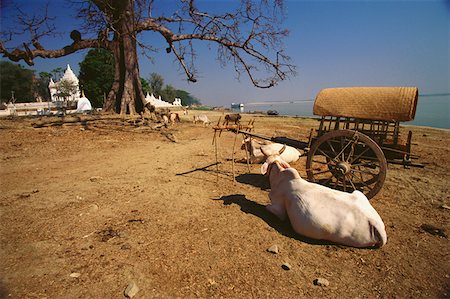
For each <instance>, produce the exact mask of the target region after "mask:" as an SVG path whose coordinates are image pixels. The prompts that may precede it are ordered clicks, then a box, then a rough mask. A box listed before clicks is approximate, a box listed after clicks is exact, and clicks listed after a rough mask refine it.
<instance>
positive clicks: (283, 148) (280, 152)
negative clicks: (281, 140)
mask: <svg viewBox="0 0 450 299" xmlns="http://www.w3.org/2000/svg"><path fill="white" fill-rule="evenodd" d="M285 149H286V144H283V147H282V148H281V149H280V151H279V152H278V154H279V155H281V154H282V153H283V152H284V150H285Z"/></svg>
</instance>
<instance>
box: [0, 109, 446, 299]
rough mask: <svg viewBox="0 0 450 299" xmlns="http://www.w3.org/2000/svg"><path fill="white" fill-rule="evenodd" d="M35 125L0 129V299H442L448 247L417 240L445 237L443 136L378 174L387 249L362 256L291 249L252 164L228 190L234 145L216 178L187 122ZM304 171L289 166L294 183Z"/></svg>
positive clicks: (421, 142)
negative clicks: (323, 282) (155, 126)
mask: <svg viewBox="0 0 450 299" xmlns="http://www.w3.org/2000/svg"><path fill="white" fill-rule="evenodd" d="M191 116H192V113H191V115H190V116H189V117H191ZM210 117H211V118H212V119H213V120H217V119H218V117H219V113H216V114H214V113H211V114H210ZM251 117H253V116H249V115H245V116H244V117H243V120H244V122H246V121H247V120H249V119H250V118H251ZM33 121H35V120H33V119H19V120H7V119H3V120H0V128H1V129H0V161H1V167H0V189H1V195H0V219H1V220H0V225H1V227H0V229H1V231H0V243H1V247H0V248H1V252H0V256H1V267H0V279H1V282H0V297H2V298H3V297H5V298H124V290H125V289H126V288H127V286H128V285H129V284H130V283H132V282H134V283H135V285H137V287H138V288H139V291H138V293H137V294H136V296H135V297H134V298H197V297H199V298H211V297H225V298H251V297H253V298H261V297H268V298H303V297H320V298H375V297H381V298H444V297H447V298H448V297H449V296H450V246H449V240H448V238H446V237H444V236H439V235H434V234H431V233H429V232H426V231H425V230H424V229H422V228H421V226H422V225H423V224H428V225H432V226H435V227H438V228H441V229H443V230H445V233H446V234H447V235H448V234H449V230H450V221H449V215H450V211H449V210H448V209H445V208H443V207H442V205H447V206H449V205H450V192H449V173H450V163H449V159H450V131H449V130H437V129H431V128H419V127H411V128H412V130H413V133H414V134H413V142H414V147H413V152H414V153H417V154H419V155H421V159H420V162H422V163H425V164H427V165H426V167H425V168H424V169H420V168H411V169H404V168H403V167H401V166H398V165H389V169H388V175H387V180H386V183H385V185H384V188H383V190H382V191H381V193H379V194H378V195H377V196H376V197H375V198H373V199H372V200H371V203H372V205H373V206H374V207H375V209H376V210H377V211H378V212H379V214H380V215H381V217H382V218H383V220H384V222H385V224H386V230H387V234H388V243H387V244H386V246H385V247H383V248H381V249H375V250H372V249H355V248H349V247H344V246H339V245H333V244H327V243H321V242H315V241H312V240H308V239H305V238H302V237H301V236H298V235H296V234H295V233H294V232H293V230H292V229H291V227H290V225H289V223H285V222H281V221H279V220H277V219H276V218H275V217H274V216H272V215H271V214H269V213H268V212H267V211H266V210H265V208H264V207H265V205H266V204H268V202H269V200H268V192H269V191H270V187H269V184H268V181H267V179H266V178H265V177H263V176H261V175H260V174H259V167H260V166H259V165H252V166H251V172H250V173H248V172H247V166H246V165H245V164H239V163H237V164H236V167H235V171H236V176H237V177H236V180H237V183H233V180H232V175H231V174H232V167H231V162H230V161H229V160H227V158H231V152H232V148H233V142H234V135H233V134H232V133H229V132H226V133H222V135H221V137H220V139H219V149H220V155H219V159H220V161H221V162H222V164H220V166H219V173H217V171H216V166H211V164H213V163H214V162H215V154H214V147H213V146H212V145H211V141H212V137H213V130H212V129H211V128H204V127H202V126H201V125H194V124H192V123H190V122H188V119H187V118H186V117H184V118H182V123H181V124H177V125H175V126H173V127H171V128H168V129H164V128H163V129H161V130H148V129H145V128H144V129H143V128H134V127H130V126H123V127H119V126H108V125H96V126H94V125H89V124H88V125H87V126H80V125H71V126H58V127H45V128H33V127H32V126H31V122H33ZM255 125H256V130H255V132H257V133H261V134H266V135H276V136H283V135H284V136H289V137H291V138H296V139H299V140H307V138H308V135H309V131H310V128H317V125H318V123H317V121H314V120H309V119H300V118H287V117H255ZM406 130H407V129H405V128H403V131H406ZM170 134H172V135H170ZM167 136H169V137H171V136H175V138H176V141H177V142H172V141H170V140H169V139H168V138H167ZM238 141H239V142H240V141H241V139H238ZM244 156H245V155H244V153H243V152H242V151H241V150H239V151H238V152H237V154H236V157H237V158H243V157H244ZM305 160H306V158H302V159H301V160H300V161H299V162H296V163H295V164H294V165H293V166H295V167H296V168H297V169H298V170H299V172H300V174H301V175H303V176H304V175H305ZM272 245H278V247H279V249H280V252H279V253H278V254H273V253H270V252H268V251H267V249H268V248H269V247H270V246H272ZM283 263H289V264H290V265H291V269H290V270H284V269H283V268H282V265H283ZM317 278H324V279H327V280H328V281H329V285H328V286H316V285H315V284H314V283H313V281H314V280H315V279H317Z"/></svg>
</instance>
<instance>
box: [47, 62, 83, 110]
mask: <svg viewBox="0 0 450 299" xmlns="http://www.w3.org/2000/svg"><path fill="white" fill-rule="evenodd" d="M63 81H67V82H71V83H72V84H73V85H74V86H76V91H75V92H73V93H72V94H71V95H69V96H68V97H65V98H64V99H63V98H60V97H58V93H60V88H59V85H60V84H61V82H63ZM48 88H49V90H50V97H51V100H52V102H56V101H62V100H67V101H78V100H79V99H80V88H79V81H78V78H77V76H75V74H74V73H73V71H72V69H71V68H70V65H67V68H66V71H65V72H64V75H63V76H62V78H61V79H60V80H59V81H56V82H54V81H53V79H50V82H49V84H48Z"/></svg>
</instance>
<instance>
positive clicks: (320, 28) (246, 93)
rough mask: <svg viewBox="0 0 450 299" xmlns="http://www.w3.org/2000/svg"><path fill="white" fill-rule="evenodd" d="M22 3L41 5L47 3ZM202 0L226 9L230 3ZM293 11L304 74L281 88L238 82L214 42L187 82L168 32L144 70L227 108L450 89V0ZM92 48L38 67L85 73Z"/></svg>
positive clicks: (58, 6)
mask: <svg viewBox="0 0 450 299" xmlns="http://www.w3.org/2000/svg"><path fill="white" fill-rule="evenodd" d="M165 1H166V0H165ZM9 2H11V1H9ZM19 2H20V3H26V4H27V5H28V6H29V7H30V8H31V9H32V10H34V11H39V10H42V2H44V1H38V0H35V1H24V0H21V1H19ZM51 3H52V6H51V9H50V13H54V12H58V19H57V21H60V22H59V24H61V25H60V26H61V27H60V30H61V31H66V32H70V30H73V29H76V28H77V25H76V22H75V21H74V19H73V17H72V16H73V15H74V12H73V11H72V10H71V8H70V6H68V5H67V3H66V2H64V1H52V2H51ZM171 3H172V4H173V1H172V2H171ZM199 3H200V4H201V5H205V6H204V7H205V8H207V6H208V5H209V6H211V7H214V9H219V10H225V9H226V8H227V6H229V3H230V1H201V2H199ZM63 12H64V13H63ZM286 13H287V16H286V20H285V27H286V28H288V29H289V30H290V36H289V37H288V38H287V39H286V40H285V48H286V52H287V54H288V55H290V56H291V58H292V62H293V63H294V64H295V65H296V66H297V72H298V75H297V76H296V77H293V78H291V79H289V80H287V81H285V82H281V83H280V84H279V85H278V86H276V87H274V88H271V89H258V88H255V87H253V86H252V85H251V83H250V82H249V80H248V79H247V78H246V77H241V79H240V80H241V81H240V82H239V81H237V80H236V79H235V74H234V71H233V68H232V66H229V67H226V68H224V69H222V68H221V67H220V66H219V64H218V63H217V62H216V52H215V51H214V50H208V47H207V45H206V44H205V45H204V46H201V47H200V48H198V60H197V69H198V70H199V77H198V82H197V83H187V81H186V78H185V76H183V74H182V73H181V72H180V70H179V68H178V65H177V64H176V63H174V59H173V56H170V55H168V54H166V53H165V48H166V45H165V43H164V42H163V41H162V39H161V38H158V39H155V40H147V42H148V43H150V44H153V45H154V46H156V47H158V48H160V49H161V52H160V53H159V54H156V55H154V62H153V63H152V62H151V61H149V60H148V59H147V58H145V57H140V70H141V76H142V77H144V78H148V77H149V74H150V73H152V72H156V73H159V74H161V75H162V76H163V77H164V79H165V83H167V84H171V85H173V86H174V87H176V88H179V89H184V90H186V91H188V92H190V93H191V94H192V95H194V96H196V97H198V98H199V99H200V100H201V101H202V102H203V103H204V104H207V105H212V106H226V107H228V106H229V104H230V103H231V102H243V103H246V102H255V101H290V100H305V99H312V98H314V97H315V95H316V94H317V93H318V92H319V90H320V89H322V88H327V87H338V86H403V85H405V86H418V87H419V90H420V92H421V93H422V94H430V93H449V92H450V75H449V73H450V4H449V1H443V0H441V1H438V0H428V1H425V0H424V1H375V0H373V1H338V0H336V1H321V0H319V1H312V0H311V1H294V0H288V1H286ZM63 16H64V17H63ZM1 18H2V23H3V24H2V27H3V28H6V27H7V26H8V24H9V23H10V22H11V14H10V11H9V10H8V9H7V7H6V8H3V9H2V16H1ZM67 37H68V33H66V34H65V38H64V37H62V38H61V39H51V40H47V41H46V42H43V44H44V46H45V47H46V48H57V47H60V46H64V45H66V44H68V43H69V41H70V40H69V39H68V38H67ZM151 37H152V38H155V35H151ZM85 53H86V51H85V52H81V53H77V54H73V55H71V56H67V57H63V58H59V59H47V60H44V59H36V60H35V66H33V67H31V68H32V69H35V70H36V71H37V72H40V71H50V70H52V69H54V68H56V67H65V65H66V64H67V63H69V64H70V65H71V67H72V69H73V70H74V71H75V73H76V74H77V73H78V70H79V67H78V63H79V62H80V61H81V60H82V59H83V56H84V55H85Z"/></svg>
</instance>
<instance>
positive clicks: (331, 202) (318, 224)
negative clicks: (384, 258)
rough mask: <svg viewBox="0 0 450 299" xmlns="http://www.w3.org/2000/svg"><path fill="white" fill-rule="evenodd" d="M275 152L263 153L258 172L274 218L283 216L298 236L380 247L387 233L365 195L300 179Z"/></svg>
mask: <svg viewBox="0 0 450 299" xmlns="http://www.w3.org/2000/svg"><path fill="white" fill-rule="evenodd" d="M283 150H284V149H282V150H281V151H280V152H279V153H276V154H273V153H271V154H269V153H266V152H264V149H263V153H264V154H266V156H268V157H267V160H266V162H265V163H264V164H263V165H262V166H261V172H262V174H267V175H268V176H269V180H270V187H271V189H272V190H271V192H270V193H269V198H270V201H271V204H270V205H268V206H267V207H266V208H267V210H269V211H270V212H271V213H273V214H275V215H276V216H277V217H278V218H280V219H282V220H284V219H286V216H287V217H289V221H290V223H291V225H292V227H293V229H294V230H295V232H297V233H298V234H300V235H303V236H305V237H309V238H312V239H317V240H327V241H332V242H335V243H339V244H344V245H348V246H353V247H372V246H377V247H381V246H383V245H384V244H386V241H387V235H386V230H385V227H384V223H383V221H382V220H381V217H380V215H378V213H377V211H375V209H374V208H373V207H372V206H371V204H370V203H369V200H368V199H367V197H366V196H365V195H364V194H363V193H361V192H359V191H354V192H353V193H346V192H342V191H338V190H333V189H330V188H328V187H325V186H322V185H319V184H315V183H310V182H307V181H306V180H304V179H302V178H301V177H300V175H299V174H298V172H297V170H295V169H294V168H292V167H290V165H289V164H288V163H286V162H285V161H284V160H283V159H282V158H281V157H280V154H281V153H282V152H283Z"/></svg>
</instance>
